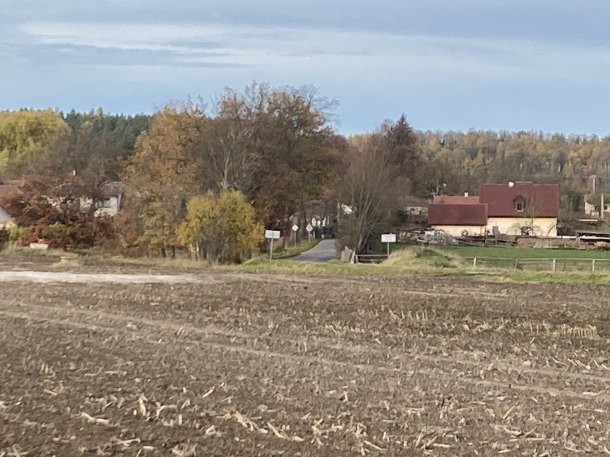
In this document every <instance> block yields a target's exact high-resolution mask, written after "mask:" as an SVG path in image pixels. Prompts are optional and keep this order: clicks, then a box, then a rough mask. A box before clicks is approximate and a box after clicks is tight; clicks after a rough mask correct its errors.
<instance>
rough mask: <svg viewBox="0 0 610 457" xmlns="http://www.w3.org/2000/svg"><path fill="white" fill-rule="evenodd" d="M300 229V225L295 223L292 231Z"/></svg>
mask: <svg viewBox="0 0 610 457" xmlns="http://www.w3.org/2000/svg"><path fill="white" fill-rule="evenodd" d="M298 229H299V226H298V225H297V224H294V225H293V226H292V231H293V232H296V231H297V230H298Z"/></svg>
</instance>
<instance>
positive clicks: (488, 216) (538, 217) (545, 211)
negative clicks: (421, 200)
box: [428, 183, 559, 236]
mask: <svg viewBox="0 0 610 457" xmlns="http://www.w3.org/2000/svg"><path fill="white" fill-rule="evenodd" d="M479 194H480V195H479V196H468V195H464V196H451V195H449V196H447V195H443V196H435V198H434V203H432V204H431V205H430V206H429V207H428V224H429V225H431V226H432V227H433V228H435V229H442V230H444V231H446V232H447V233H449V234H451V235H454V236H466V235H485V234H492V233H493V234H496V235H497V234H503V235H536V236H557V217H558V216H559V186H558V185H556V184H532V183H508V184H483V185H481V187H480V192H479Z"/></svg>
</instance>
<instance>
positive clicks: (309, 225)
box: [305, 224, 313, 233]
mask: <svg viewBox="0 0 610 457" xmlns="http://www.w3.org/2000/svg"><path fill="white" fill-rule="evenodd" d="M305 228H306V229H307V231H308V232H309V233H311V231H312V230H313V227H312V226H311V224H307V227H305Z"/></svg>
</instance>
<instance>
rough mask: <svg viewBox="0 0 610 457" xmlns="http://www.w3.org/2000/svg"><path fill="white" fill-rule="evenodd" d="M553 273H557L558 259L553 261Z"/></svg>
mask: <svg viewBox="0 0 610 457" xmlns="http://www.w3.org/2000/svg"><path fill="white" fill-rule="evenodd" d="M553 271H557V259H553Z"/></svg>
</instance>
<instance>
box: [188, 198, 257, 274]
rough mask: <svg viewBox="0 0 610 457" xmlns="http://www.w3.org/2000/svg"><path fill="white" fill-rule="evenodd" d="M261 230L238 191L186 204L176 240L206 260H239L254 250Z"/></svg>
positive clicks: (249, 206) (251, 210)
mask: <svg viewBox="0 0 610 457" xmlns="http://www.w3.org/2000/svg"><path fill="white" fill-rule="evenodd" d="M263 230H264V228H263V225H262V224H260V223H259V222H257V221H256V218H255V212H254V207H253V206H252V205H251V204H250V203H248V201H246V198H245V197H244V195H243V194H242V193H241V192H239V191H226V192H222V193H221V194H220V195H215V194H213V193H211V192H208V193H207V194H205V195H202V196H197V197H193V198H192V199H191V200H190V201H189V203H188V206H187V215H186V217H185V219H184V221H183V222H182V224H180V226H179V227H178V238H179V240H180V241H181V242H182V243H184V244H186V245H189V246H191V247H192V248H194V250H195V251H196V252H197V254H198V255H200V256H202V257H206V258H208V259H209V260H215V261H220V262H226V261H234V260H237V261H241V260H242V259H244V258H247V257H250V255H251V253H252V251H254V250H255V249H256V248H257V245H258V243H259V242H260V241H261V239H262V237H263Z"/></svg>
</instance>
